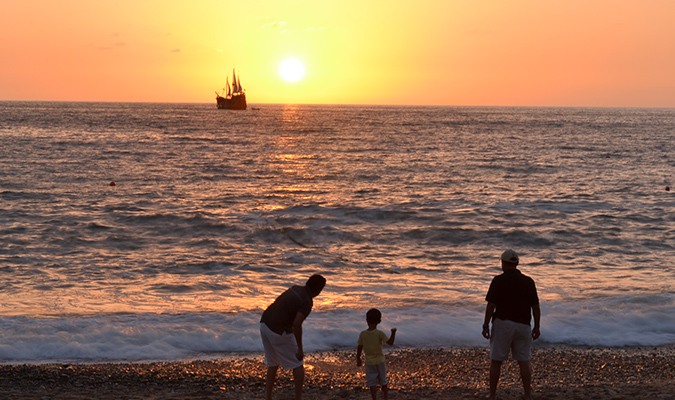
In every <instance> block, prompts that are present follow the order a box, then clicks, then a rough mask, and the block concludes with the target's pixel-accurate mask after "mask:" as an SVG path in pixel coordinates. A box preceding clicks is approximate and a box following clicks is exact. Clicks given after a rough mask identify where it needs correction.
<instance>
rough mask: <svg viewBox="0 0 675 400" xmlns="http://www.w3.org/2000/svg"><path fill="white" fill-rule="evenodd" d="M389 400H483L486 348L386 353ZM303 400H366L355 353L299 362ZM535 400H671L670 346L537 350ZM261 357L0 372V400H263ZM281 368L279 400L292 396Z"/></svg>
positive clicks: (507, 390)
mask: <svg viewBox="0 0 675 400" xmlns="http://www.w3.org/2000/svg"><path fill="white" fill-rule="evenodd" d="M386 357H387V365H388V377H389V386H390V398H391V399H402V400H403V399H405V400H412V399H432V400H446V399H448V400H449V399H480V398H485V397H486V396H487V369H488V364H489V360H488V358H489V357H488V350H487V349H485V348H451V349H424V350H421V349H393V350H391V351H389V352H388V353H387V354H386ZM305 362H306V368H307V372H306V381H305V391H304V398H306V399H327V400H332V399H355V400H361V399H363V400H367V399H369V398H370V395H369V392H368V390H367V389H366V388H365V387H364V376H363V371H362V369H361V368H358V367H356V365H355V361H354V352H348V351H331V352H318V353H311V354H308V355H306V359H305ZM533 370H534V380H533V395H534V398H535V399H560V400H562V399H565V400H572V399H612V400H628V399H671V398H675V385H673V382H674V381H675V346H665V347H663V346H661V347H641V348H635V347H630V348H591V347H583V348H581V347H561V346H544V347H539V348H536V349H535V350H534V354H533ZM265 373H266V367H265V366H264V365H263V364H262V356H261V355H256V356H242V357H228V358H225V359H219V360H203V361H189V362H188V361H186V362H148V363H95V364H37V365H2V366H0V393H3V398H10V399H16V400H24V399H54V400H56V399H76V400H79V399H98V400H108V399H110V400H112V399H242V400H245V399H261V398H264V385H265ZM292 385H293V382H292V378H291V374H290V372H289V371H284V370H281V372H280V374H279V377H278V380H277V385H276V387H275V398H276V399H280V400H283V399H292V398H293V386H292ZM520 385H521V384H520V377H519V373H518V366H517V364H516V363H515V362H513V361H508V362H505V363H504V366H503V367H502V378H501V381H500V387H499V390H498V396H499V398H500V399H502V400H515V399H520V398H521V395H522V388H521V386H520Z"/></svg>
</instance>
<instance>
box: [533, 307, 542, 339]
mask: <svg viewBox="0 0 675 400" xmlns="http://www.w3.org/2000/svg"><path fill="white" fill-rule="evenodd" d="M532 317H533V318H534V328H532V339H534V340H537V339H538V338H539V335H541V333H540V332H539V322H540V320H541V308H539V304H535V305H533V306H532Z"/></svg>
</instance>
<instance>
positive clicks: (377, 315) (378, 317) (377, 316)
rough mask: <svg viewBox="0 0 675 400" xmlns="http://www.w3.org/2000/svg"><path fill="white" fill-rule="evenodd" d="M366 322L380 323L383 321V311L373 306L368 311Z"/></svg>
mask: <svg viewBox="0 0 675 400" xmlns="http://www.w3.org/2000/svg"><path fill="white" fill-rule="evenodd" d="M366 322H367V323H368V324H369V325H370V324H379V323H380V322H382V313H381V312H380V310H378V309H377V308H371V309H370V310H368V312H367V313H366Z"/></svg>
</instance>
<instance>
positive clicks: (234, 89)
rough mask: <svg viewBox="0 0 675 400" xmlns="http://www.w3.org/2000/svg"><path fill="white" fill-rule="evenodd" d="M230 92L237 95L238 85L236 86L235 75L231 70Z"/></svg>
mask: <svg viewBox="0 0 675 400" xmlns="http://www.w3.org/2000/svg"><path fill="white" fill-rule="evenodd" d="M232 92H233V93H239V85H238V84H237V74H236V73H235V72H234V68H233V69H232Z"/></svg>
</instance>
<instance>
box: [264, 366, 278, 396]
mask: <svg viewBox="0 0 675 400" xmlns="http://www.w3.org/2000/svg"><path fill="white" fill-rule="evenodd" d="M278 369H279V366H278V365H277V366H276V367H267V384H266V389H267V391H266V393H265V399H267V400H272V390H273V389H274V381H276V380H277V370H278Z"/></svg>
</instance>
